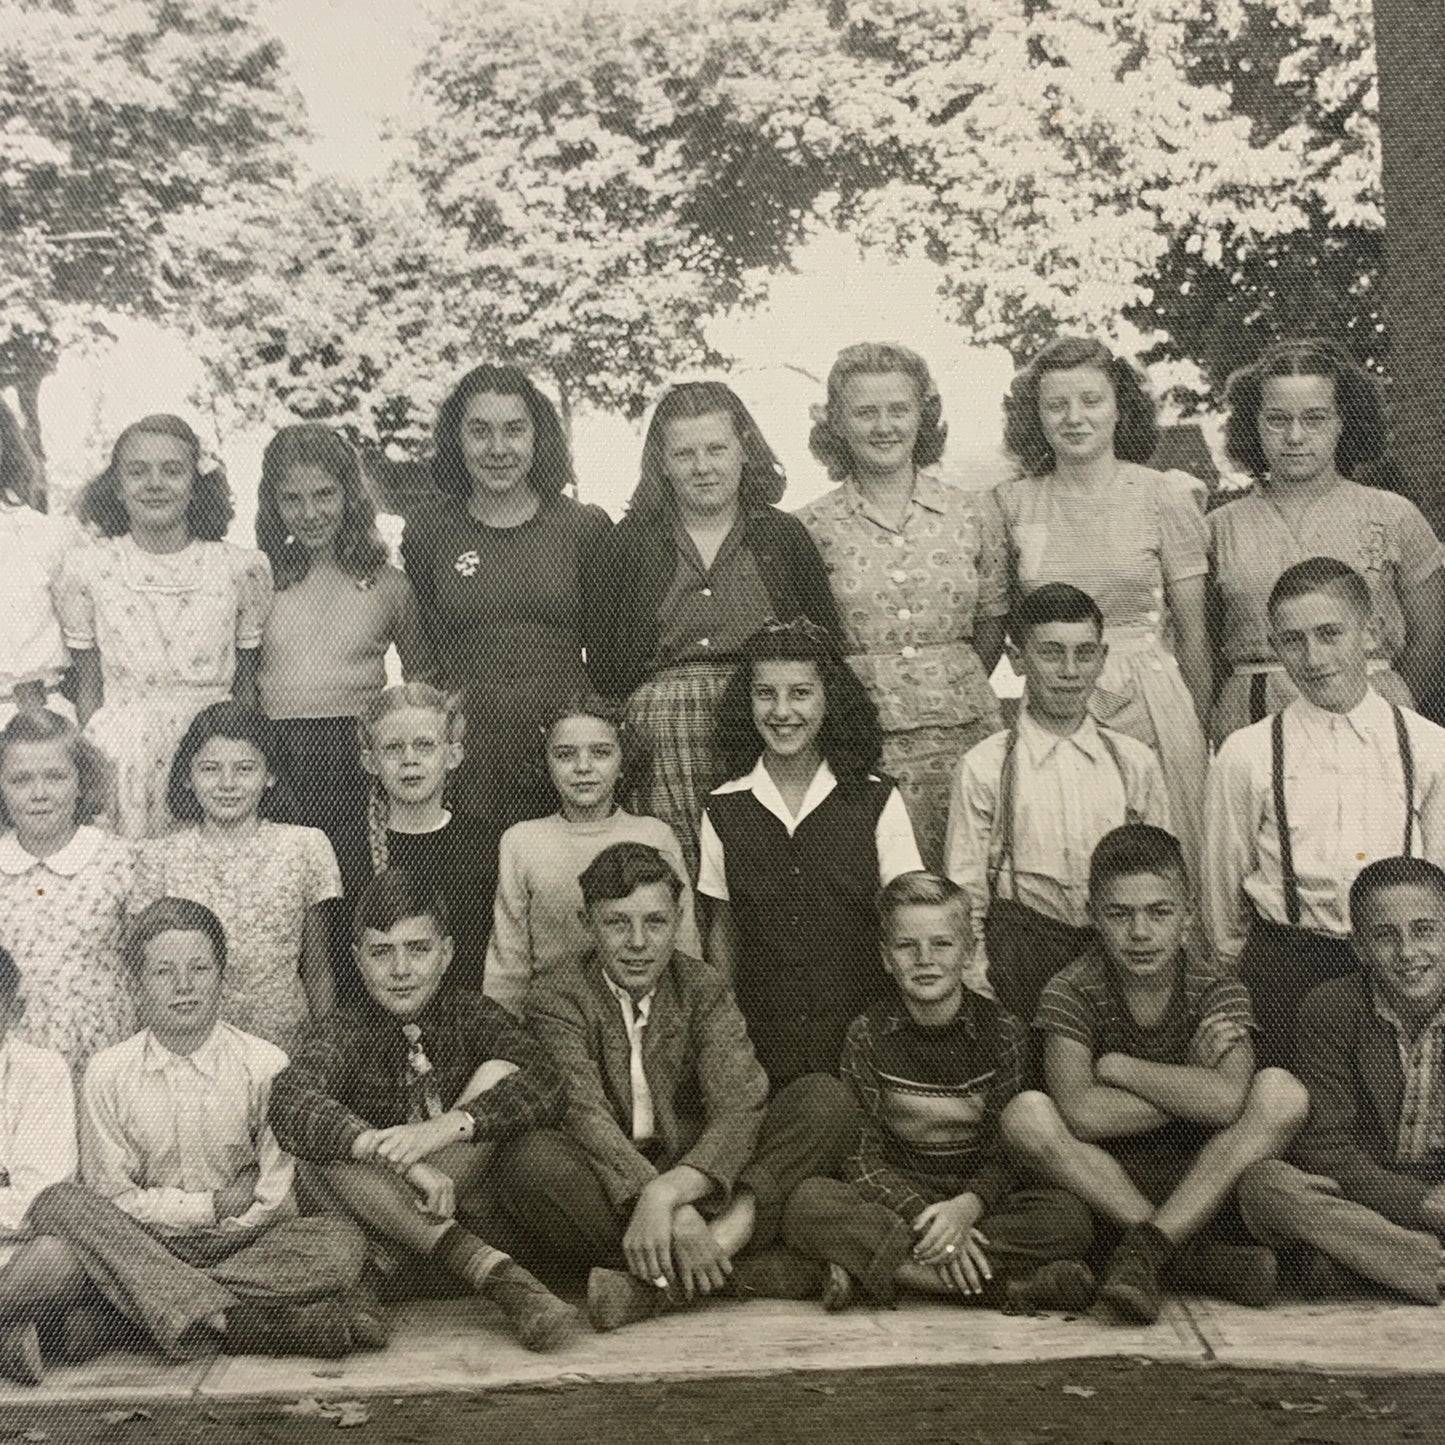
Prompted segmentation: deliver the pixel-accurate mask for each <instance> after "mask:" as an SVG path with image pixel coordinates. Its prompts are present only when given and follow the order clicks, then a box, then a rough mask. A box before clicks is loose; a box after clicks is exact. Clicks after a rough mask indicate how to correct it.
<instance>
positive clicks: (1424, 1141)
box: [1370, 987, 1445, 1165]
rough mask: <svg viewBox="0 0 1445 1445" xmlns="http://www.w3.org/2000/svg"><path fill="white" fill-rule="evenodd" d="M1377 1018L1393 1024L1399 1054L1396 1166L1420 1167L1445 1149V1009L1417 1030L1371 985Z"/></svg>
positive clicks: (1438, 1010)
mask: <svg viewBox="0 0 1445 1445" xmlns="http://www.w3.org/2000/svg"><path fill="white" fill-rule="evenodd" d="M1370 993H1371V996H1372V997H1373V999H1374V1004H1375V1017H1376V1018H1378V1019H1379V1020H1380V1022H1381V1023H1383V1024H1386V1025H1388V1026H1389V1028H1390V1030H1391V1031H1392V1032H1393V1033H1394V1035H1395V1046H1396V1047H1397V1048H1398V1049H1399V1051H1400V1077H1401V1079H1402V1081H1403V1084H1404V1087H1403V1089H1402V1090H1401V1093H1400V1122H1399V1126H1398V1132H1397V1135H1396V1141H1395V1162H1396V1163H1397V1164H1405V1165H1409V1164H1418V1163H1419V1162H1420V1161H1421V1160H1422V1159H1430V1158H1433V1157H1434V1156H1435V1155H1436V1154H1438V1153H1439V1152H1440V1150H1441V1149H1445V1007H1442V1008H1440V1009H1437V1010H1436V1012H1435V1016H1434V1018H1432V1019H1430V1020H1429V1021H1428V1022H1427V1023H1426V1024H1425V1025H1424V1027H1423V1028H1421V1029H1420V1030H1419V1031H1418V1032H1412V1031H1411V1030H1410V1029H1408V1028H1406V1026H1405V1024H1404V1023H1403V1022H1402V1021H1401V1019H1400V1016H1399V1014H1397V1013H1396V1012H1395V1010H1394V1009H1393V1008H1391V1007H1390V1004H1389V1001H1388V1000H1387V999H1386V998H1385V996H1384V994H1382V993H1381V992H1380V990H1379V989H1378V988H1374V987H1372V988H1371V990H1370Z"/></svg>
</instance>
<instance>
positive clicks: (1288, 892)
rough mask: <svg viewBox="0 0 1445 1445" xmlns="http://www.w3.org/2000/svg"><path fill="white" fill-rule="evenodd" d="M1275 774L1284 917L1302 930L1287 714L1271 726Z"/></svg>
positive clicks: (1291, 924) (1276, 717)
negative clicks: (1287, 785) (1288, 796)
mask: <svg viewBox="0 0 1445 1445" xmlns="http://www.w3.org/2000/svg"><path fill="white" fill-rule="evenodd" d="M1269 737H1270V744H1271V748H1270V751H1271V753H1272V754H1273V758H1272V767H1273V771H1274V826H1275V830H1276V831H1277V832H1278V834H1279V871H1280V874H1281V875H1282V877H1281V881H1282V883H1283V886H1284V916H1285V917H1286V918H1287V919H1288V920H1289V926H1290V927H1291V928H1298V927H1299V920H1300V907H1299V879H1298V878H1297V877H1296V876H1295V871H1294V845H1293V843H1292V842H1291V840H1290V836H1289V812H1288V810H1287V809H1286V807H1285V799H1284V714H1283V713H1279V712H1277V713H1275V715H1274V720H1273V721H1272V722H1271V723H1270V725H1269Z"/></svg>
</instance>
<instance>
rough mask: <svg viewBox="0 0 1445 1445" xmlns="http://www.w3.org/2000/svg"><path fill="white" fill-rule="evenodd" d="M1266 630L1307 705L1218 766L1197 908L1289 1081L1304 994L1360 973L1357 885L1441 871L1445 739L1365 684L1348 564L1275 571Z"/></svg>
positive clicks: (1271, 1059)
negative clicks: (1384, 874)
mask: <svg viewBox="0 0 1445 1445" xmlns="http://www.w3.org/2000/svg"><path fill="white" fill-rule="evenodd" d="M1269 616H1270V628H1271V638H1272V641H1273V644H1274V648H1275V651H1276V653H1277V654H1278V655H1279V659H1280V661H1281V662H1282V663H1283V664H1284V667H1285V670H1286V672H1288V674H1289V678H1290V681H1291V682H1292V683H1293V684H1294V686H1295V687H1296V689H1298V691H1299V694H1300V695H1299V696H1298V697H1297V698H1296V699H1295V700H1294V701H1293V702H1292V703H1290V704H1289V706H1288V707H1286V708H1285V709H1284V710H1283V712H1281V713H1278V714H1276V715H1275V716H1274V717H1273V718H1265V719H1264V720H1262V721H1260V722H1257V723H1254V724H1252V725H1251V726H1249V727H1247V728H1242V729H1240V730H1239V731H1238V732H1236V733H1233V734H1232V735H1231V736H1230V737H1229V738H1227V739H1226V740H1225V742H1224V745H1223V746H1222V747H1221V748H1220V750H1219V753H1218V756H1217V757H1216V758H1215V760H1214V764H1213V766H1212V767H1211V769H1210V774H1209V788H1208V798H1207V804H1206V814H1205V869H1204V879H1203V897H1204V909H1205V923H1206V926H1207V928H1208V932H1209V938H1210V942H1211V944H1212V946H1213V949H1214V956H1215V960H1216V962H1217V964H1218V965H1219V967H1220V968H1221V969H1223V970H1225V971H1226V972H1230V973H1238V974H1239V975H1240V976H1241V977H1242V978H1243V979H1244V981H1245V983H1247V984H1248V985H1249V990H1250V994H1251V996H1252V997H1253V999H1254V1007H1255V1013H1256V1016H1257V1017H1258V1020H1259V1026H1260V1042H1259V1061H1260V1064H1261V1066H1262V1067H1267V1066H1269V1065H1279V1066H1282V1067H1285V1068H1289V1067H1291V1066H1292V1065H1293V1062H1294V1059H1293V1047H1292V1038H1293V1030H1294V1021H1295V1014H1296V1012H1297V1011H1298V1008H1299V1005H1300V1003H1301V1002H1302V1000H1303V999H1304V996H1305V995H1306V994H1307V993H1308V992H1309V991H1310V989H1312V988H1313V987H1314V986H1315V985H1316V984H1319V983H1322V982H1324V981H1325V980H1327V979H1330V978H1337V977H1340V976H1342V975H1344V974H1348V973H1353V972H1354V971H1355V969H1356V968H1357V967H1358V962H1357V960H1356V958H1355V955H1354V953H1353V952H1352V951H1351V948H1350V943H1349V934H1350V921H1349V891H1350V885H1351V884H1352V883H1353V882H1354V880H1355V877H1356V875H1357V874H1358V873H1359V872H1360V870H1361V869H1362V868H1363V867H1365V865H1366V864H1367V863H1372V862H1374V861H1375V860H1376V859H1379V858H1389V857H1394V856H1396V855H1404V856H1407V857H1409V856H1414V857H1423V858H1426V859H1428V860H1429V861H1430V862H1433V863H1437V864H1438V863H1442V862H1445V729H1442V728H1439V727H1437V726H1436V725H1435V724H1434V723H1431V722H1427V721H1426V720H1425V719H1424V718H1422V717H1420V716H1419V715H1418V714H1417V713H1414V712H1411V711H1409V710H1408V709H1402V708H1399V707H1396V706H1395V705H1394V704H1392V703H1388V702H1386V701H1385V699H1384V698H1382V697H1381V696H1380V695H1379V694H1378V693H1377V692H1375V691H1374V689H1373V688H1372V687H1371V686H1370V683H1369V673H1368V655H1369V650H1370V634H1369V629H1370V627H1371V620H1370V619H1371V616H1372V611H1371V603H1370V592H1369V588H1368V587H1367V586H1366V584H1365V580H1364V578H1362V577H1361V576H1360V575H1359V574H1358V573H1357V572H1355V571H1354V570H1353V569H1352V568H1350V567H1348V566H1346V565H1345V564H1344V563H1343V562H1337V561H1335V560H1334V559H1332V558H1327V557H1312V558H1310V559H1309V560H1308V561H1306V562H1300V563H1297V564H1296V565H1295V566H1293V567H1291V568H1289V569H1288V570H1287V571H1285V572H1284V573H1282V574H1281V576H1280V578H1279V580H1278V581H1277V582H1276V583H1275V585H1274V590H1273V592H1272V593H1271V594H1270V601H1269ZM1282 820H1283V826H1282V825H1281V821H1282Z"/></svg>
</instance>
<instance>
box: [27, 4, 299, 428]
mask: <svg viewBox="0 0 1445 1445" xmlns="http://www.w3.org/2000/svg"><path fill="white" fill-rule="evenodd" d="M258 15H259V6H258V4H257V3H256V0H227V3H225V4H221V3H213V0H158V3H145V4H136V3H134V0H0V277H3V278H4V279H3V280H0V387H10V386H13V387H14V388H15V390H16V392H17V394H18V396H19V400H20V407H21V411H22V413H23V418H24V423H25V425H26V428H27V430H28V432H29V433H30V436H31V439H32V440H33V441H34V442H35V443H36V444H37V445H38V444H39V443H40V440H41V437H40V416H39V394H40V387H41V384H42V383H43V381H44V379H45V377H46V376H47V375H49V373H50V372H51V371H52V370H53V369H54V367H55V364H56V360H57V358H58V356H59V354H60V353H61V351H62V350H63V349H64V348H65V347H66V346H68V345H71V344H73V343H74V342H76V341H78V340H81V339H83V338H85V337H87V336H95V335H103V334H104V333H105V325H106V316H107V314H113V313H115V312H135V313H142V314H151V315H156V314H162V313H164V312H165V311H166V310H167V308H168V306H169V305H170V303H171V302H172V300H173V297H172V291H171V283H170V279H169V278H168V276H167V273H166V253H167V242H166V236H165V223H166V220H167V218H168V217H169V216H170V215H172V214H174V213H176V212H178V211H180V210H181V209H183V208H186V207H194V206H204V205H206V204H207V203H208V202H209V201H210V199H211V198H212V197H214V196H215V195H217V194H218V193H219V192H220V190H222V189H223V188H232V189H234V188H239V187H244V186H246V185H250V184H255V183H258V182H260V181H262V180H264V179H266V178H270V177H275V176H278V175H283V174H285V173H286V172H287V170H288V168H289V165H290V149H289V148H290V145H291V143H292V142H293V141H294V140H295V139H296V137H297V135H298V134H299V130H298V124H299V122H298V115H299V109H298V107H299V102H298V100H297V98H296V97H295V96H294V95H293V93H292V92H291V90H290V89H289V88H288V86H287V83H286V80H285V76H284V72H283V70H282V64H281V60H282V57H281V50H280V46H279V43H278V42H277V41H276V39H275V38H274V36H272V35H271V34H270V33H269V32H268V31H267V30H266V29H265V28H264V27H263V26H262V24H261V23H260V21H259V20H258V18H257V17H258Z"/></svg>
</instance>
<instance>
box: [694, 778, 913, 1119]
mask: <svg viewBox="0 0 1445 1445" xmlns="http://www.w3.org/2000/svg"><path fill="white" fill-rule="evenodd" d="M892 791H893V784H892V782H891V781H889V780H887V779H868V780H866V781H863V782H859V783H852V784H848V783H840V784H839V785H838V786H837V787H836V788H834V789H833V791H832V792H831V793H830V794H829V795H828V797H827V798H826V799H825V800H824V801H823V803H822V805H821V806H820V807H818V808H815V809H814V810H813V811H812V812H811V813H809V814H808V816H807V817H806V818H804V819H803V821H802V823H801V824H800V825H799V826H798V828H797V831H796V832H795V833H794V834H793V836H792V837H791V838H789V837H788V833H787V829H786V828H784V827H783V825H782V823H781V822H779V821H778V819H777V818H775V817H774V816H773V815H772V814H771V813H770V812H769V811H768V810H767V809H766V808H765V807H763V805H762V804H761V803H760V802H758V800H757V798H756V797H755V796H754V795H753V793H752V792H751V791H746V792H736V793H719V794H714V795H713V796H712V797H710V798H709V799H708V803H707V811H708V816H709V817H710V818H711V819H712V824H713V827H714V828H715V829H716V830H717V834H718V837H719V838H720V839H721V841H722V845H723V850H724V857H725V859H726V868H727V885H728V895H729V898H730V900H731V905H732V915H733V919H734V921H735V923H736V924H737V930H738V960H737V975H736V977H735V979H734V981H733V986H734V991H735V992H736V995H737V1001H738V1006H739V1007H740V1008H741V1009H742V1012H743V1016H744V1018H746V1020H747V1024H748V1034H749V1035H750V1037H751V1038H752V1041H753V1047H754V1049H756V1051H757V1055H758V1060H759V1062H760V1063H761V1064H762V1066H763V1068H764V1069H765V1070H766V1071H767V1075H768V1081H769V1083H770V1084H771V1085H772V1088H773V1090H774V1092H776V1091H777V1090H778V1089H780V1088H781V1087H782V1086H783V1085H784V1084H787V1083H789V1082H791V1081H792V1080H793V1079H796V1078H798V1077H799V1076H800V1075H803V1074H809V1073H818V1072H821V1073H825V1074H836V1073H837V1072H838V1056H839V1054H840V1052H841V1051H842V1046H843V1035H844V1033H845V1032H846V1031H847V1028H848V1025H849V1024H850V1023H851V1022H852V1021H853V1019H854V1018H855V1017H857V1015H858V1014H860V1013H862V1012H863V1011H864V1010H865V1009H866V1008H867V1007H868V1006H869V1005H870V1004H872V1003H874V1002H875V1001H876V1000H877V999H879V998H880V997H882V996H883V995H884V994H885V993H886V992H887V978H886V976H885V975H884V972H883V965H882V963H881V961H880V959H879V954H878V917H877V914H876V912H875V909H874V899H875V898H876V896H877V893H878V846H877V842H876V829H877V827H878V819H879V816H880V815H881V814H882V812H883V808H884V805H885V804H886V803H887V802H888V798H889V795H890V794H891V792H892Z"/></svg>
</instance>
